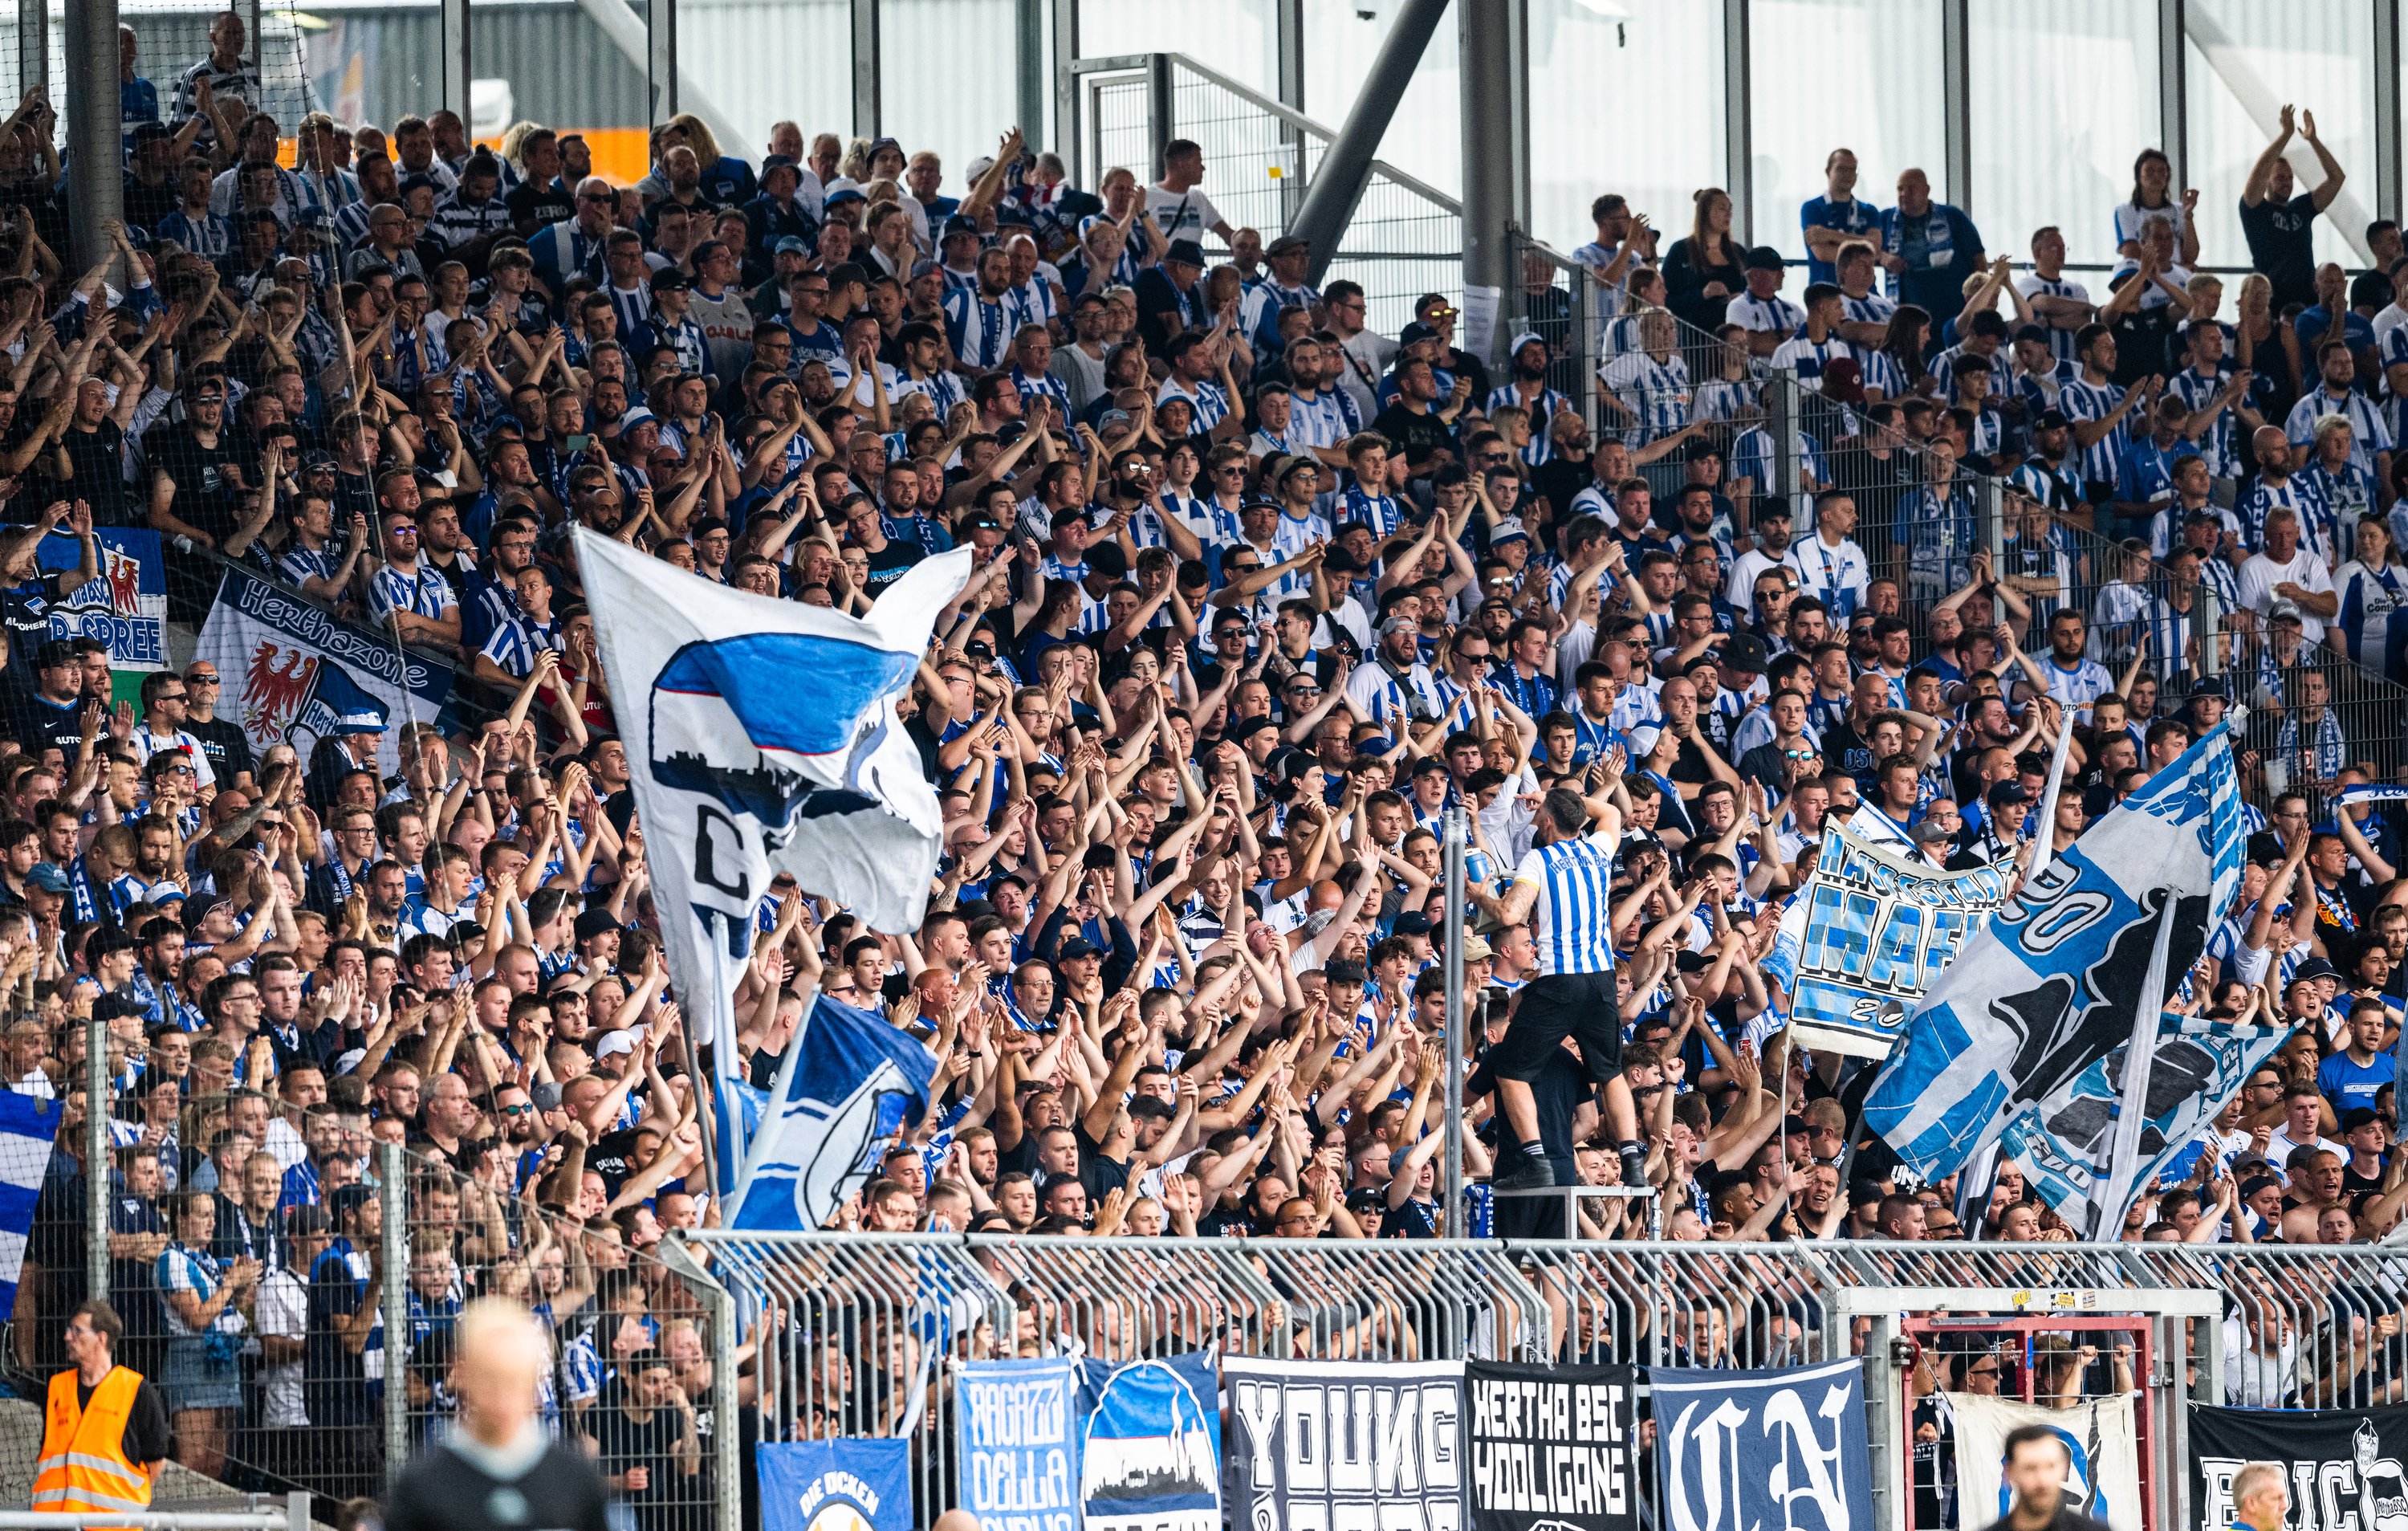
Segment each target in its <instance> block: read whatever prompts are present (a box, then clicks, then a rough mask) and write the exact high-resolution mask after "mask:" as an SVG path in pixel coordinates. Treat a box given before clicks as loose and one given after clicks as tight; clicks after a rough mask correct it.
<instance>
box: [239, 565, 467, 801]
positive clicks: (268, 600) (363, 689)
mask: <svg viewBox="0 0 2408 1531" xmlns="http://www.w3.org/2000/svg"><path fill="white" fill-rule="evenodd" d="M193 657H195V658H201V659H207V660H208V661H209V662H210V663H211V664H213V665H215V666H217V669H218V673H219V674H221V675H222V676H224V677H225V695H224V698H223V700H222V701H221V702H220V703H219V706H220V713H219V715H220V716H222V717H230V718H232V719H234V720H235V721H236V723H239V724H240V725H242V730H243V732H244V733H245V734H246V735H248V736H249V738H250V740H251V748H252V749H253V750H255V751H256V750H264V749H265V748H266V747H267V746H268V745H270V744H292V746H293V747H294V749H295V750H297V751H299V752H300V756H301V759H302V763H303V764H304V765H307V764H308V759H309V752H310V751H311V750H313V749H315V748H316V747H317V744H318V741H319V740H320V739H322V738H324V737H326V735H327V734H328V733H330V732H331V731H333V729H335V727H336V725H337V723H339V722H341V721H342V719H343V718H345V717H346V716H351V715H358V714H362V713H366V714H371V715H374V714H381V715H382V717H383V720H384V724H383V726H384V728H385V729H386V730H387V731H386V733H385V736H384V741H383V743H382V744H380V746H379V748H378V752H377V765H378V769H379V770H380V771H382V772H384V773H386V774H387V775H390V774H392V773H394V772H395V771H398V770H399V769H400V768H401V766H400V760H399V758H398V757H396V756H395V754H394V740H395V738H396V737H397V734H398V730H399V729H400V728H401V726H402V725H403V724H405V723H409V722H411V721H416V722H421V723H432V722H434V721H435V715H436V714H437V712H438V711H440V710H441V709H442V706H443V701H444V699H445V698H446V697H448V696H450V695H451V694H452V667H451V666H450V665H447V664H440V663H437V661H435V660H432V659H427V658H423V657H420V656H419V655H417V654H415V653H412V652H410V651H409V650H408V649H400V648H396V647H394V643H393V640H392V639H390V638H381V637H379V636H378V635H377V634H375V633H372V632H369V631H367V630H366V628H354V627H352V626H351V625H350V624H349V623H345V622H338V621H337V620H336V619H335V618H334V617H332V616H330V615H328V614H326V613H325V612H323V611H322V610H321V609H319V608H318V607H316V606H312V605H311V604H309V603H308V601H306V600H303V599H301V598H300V597H298V596H296V595H294V594H293V593H292V592H291V591H289V590H286V589H283V588H281V587H279V586H278V585H274V584H271V583H270V582H268V581H266V580H264V579H261V578H259V577H258V576H256V575H253V574H248V573H245V572H243V571H241V570H239V569H229V570H227V571H225V575H224V577H223V578H222V580H220V581H219V583H218V599H217V604H216V605H214V606H212V607H210V608H209V620H208V625H207V626H205V627H203V628H201V642H200V646H199V647H198V648H197V649H196V650H195V651H194V655H193Z"/></svg>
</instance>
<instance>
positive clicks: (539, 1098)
mask: <svg viewBox="0 0 2408 1531" xmlns="http://www.w3.org/2000/svg"><path fill="white" fill-rule="evenodd" d="M527 1099H528V1100H531V1101H533V1102H534V1103H535V1108H536V1109H537V1110H538V1111H557V1110H559V1109H560V1087H559V1086H558V1085H556V1084H553V1083H552V1081H551V1080H549V1079H538V1081H536V1083H535V1084H534V1085H532V1086H530V1087H529V1088H528V1090H527Z"/></svg>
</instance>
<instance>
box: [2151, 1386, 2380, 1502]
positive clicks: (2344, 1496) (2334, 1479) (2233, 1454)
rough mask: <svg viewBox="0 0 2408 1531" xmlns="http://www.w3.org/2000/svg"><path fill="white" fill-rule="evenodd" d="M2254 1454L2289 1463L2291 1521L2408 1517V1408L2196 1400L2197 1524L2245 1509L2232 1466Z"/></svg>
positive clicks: (2193, 1489)
mask: <svg viewBox="0 0 2408 1531" xmlns="http://www.w3.org/2000/svg"><path fill="white" fill-rule="evenodd" d="M2252 1462H2271V1463H2272V1464H2274V1465H2275V1466H2278V1467H2280V1468H2282V1469H2283V1472H2284V1474H2285V1479H2284V1486H2285V1487H2286V1488H2287V1489H2288V1490H2289V1491H2290V1497H2291V1514H2290V1520H2289V1522H2288V1524H2289V1526H2290V1527H2291V1531H2393V1528H2394V1527H2398V1526H2401V1525H2408V1466H2403V1465H2408V1408H2363V1409H2355V1408H2354V1409H2321V1408H2317V1409H2309V1408H2209V1407H2206V1406H2202V1405H2198V1404H2194V1405H2192V1406H2191V1409H2190V1475H2191V1479H2190V1509H2191V1518H2192V1520H2193V1522H2194V1523H2195V1524H2200V1525H2207V1526H2225V1525H2232V1524H2237V1523H2238V1522H2239V1521H2240V1519H2241V1513H2240V1506H2238V1505H2237V1504H2235V1503H2234V1502H2233V1498H2232V1480H2233V1476H2234V1475H2235V1474H2237V1473H2238V1472H2240V1471H2241V1469H2242V1468H2243V1467H2244V1466H2248V1465H2249V1464H2250V1463H2252Z"/></svg>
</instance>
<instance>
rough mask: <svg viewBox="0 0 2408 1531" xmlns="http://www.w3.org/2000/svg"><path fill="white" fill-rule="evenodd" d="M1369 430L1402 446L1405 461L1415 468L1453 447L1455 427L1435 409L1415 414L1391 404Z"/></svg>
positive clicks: (1398, 405) (1375, 419)
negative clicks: (1440, 416)
mask: <svg viewBox="0 0 2408 1531" xmlns="http://www.w3.org/2000/svg"><path fill="white" fill-rule="evenodd" d="M1371 429H1372V430H1374V431H1376V432H1378V433H1379V434H1380V435H1382V436H1384V437H1386V438H1387V439H1388V440H1389V441H1395V442H1397V443H1398V444H1399V445H1401V446H1403V447H1404V449H1405V461H1406V462H1407V463H1408V464H1410V465H1412V467H1414V468H1416V469H1418V468H1420V467H1422V466H1423V465H1425V464H1426V463H1427V462H1428V461H1429V460H1430V458H1431V457H1433V456H1434V455H1437V454H1439V453H1441V452H1447V451H1452V450H1454V447H1455V431H1454V428H1453V427H1451V426H1448V425H1447V423H1446V422H1445V421H1443V420H1441V419H1440V418H1439V417H1438V415H1437V414H1436V413H1435V412H1430V411H1425V412H1422V413H1419V414H1416V413H1414V412H1412V411H1411V410H1409V409H1407V408H1405V407H1404V405H1402V404H1391V405H1389V406H1388V407H1387V408H1386V409H1384V410H1382V411H1381V412H1379V414H1378V416H1377V417H1376V418H1374V419H1373V420H1372V422H1371Z"/></svg>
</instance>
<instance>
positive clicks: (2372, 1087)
mask: <svg viewBox="0 0 2408 1531" xmlns="http://www.w3.org/2000/svg"><path fill="white" fill-rule="evenodd" d="M2399 1069H2400V1065H2399V1063H2398V1062H2397V1061H2395V1060H2394V1059H2393V1058H2392V1056H2391V1055H2390V1054H2389V1053H2387V1052H2379V1053H2376V1054H2375V1055H2374V1061H2373V1062H2371V1063H2354V1062H2350V1057H2349V1054H2347V1053H2345V1052H2337V1053H2335V1054H2333V1055H2332V1056H2331V1057H2330V1058H2328V1059H2326V1060H2325V1061H2324V1062H2322V1063H2320V1064H2318V1065H2317V1067H2316V1088H2317V1089H2318V1090H2323V1091H2324V1092H2325V1098H2326V1099H2327V1100H2329V1101H2331V1102H2332V1105H2333V1115H2334V1116H2336V1117H2338V1116H2341V1115H2343V1113H2345V1112H2348V1111H2352V1110H2355V1109H2357V1108H2358V1106H2361V1105H2363V1106H2365V1107H2367V1108H2368V1109H2370V1110H2372V1108H2373V1106H2374V1092H2375V1091H2376V1090H2380V1089H2382V1088H2383V1087H2384V1086H2385V1085H2387V1084H2389V1083H2390V1082H2391V1081H2392V1078H2393V1077H2394V1076H2396V1075H2397V1074H2398V1073H2399Z"/></svg>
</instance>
